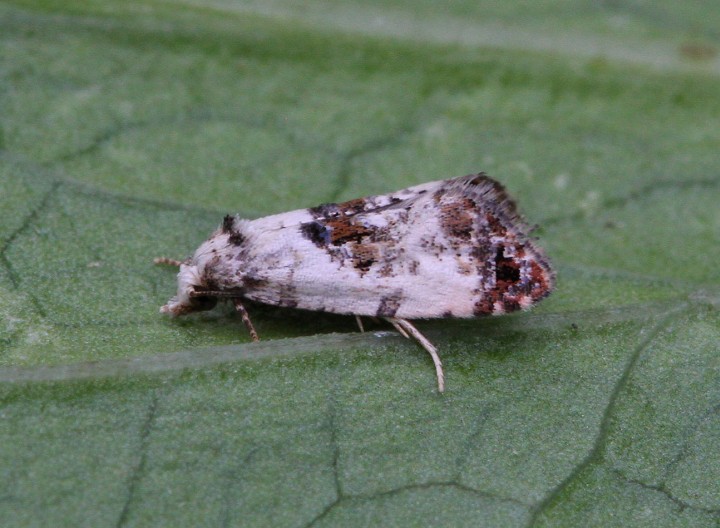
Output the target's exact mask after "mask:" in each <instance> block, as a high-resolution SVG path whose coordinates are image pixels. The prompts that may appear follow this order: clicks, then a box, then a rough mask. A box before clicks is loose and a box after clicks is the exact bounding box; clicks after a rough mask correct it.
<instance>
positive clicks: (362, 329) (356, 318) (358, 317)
mask: <svg viewBox="0 0 720 528" xmlns="http://www.w3.org/2000/svg"><path fill="white" fill-rule="evenodd" d="M355 322H356V323H357V325H358V328H359V329H360V332H363V333H364V332H365V327H363V324H362V319H361V318H360V316H359V315H356V316H355Z"/></svg>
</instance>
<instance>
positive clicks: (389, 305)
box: [376, 291, 402, 317]
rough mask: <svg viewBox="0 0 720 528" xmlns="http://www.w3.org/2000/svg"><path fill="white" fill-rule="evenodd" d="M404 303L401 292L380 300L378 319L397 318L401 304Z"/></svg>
mask: <svg viewBox="0 0 720 528" xmlns="http://www.w3.org/2000/svg"><path fill="white" fill-rule="evenodd" d="M401 302H402V293H401V292H399V291H396V292H394V293H393V294H391V295H386V296H385V297H383V298H382V299H380V305H379V306H378V309H377V314H376V315H377V316H378V317H395V314H396V313H397V311H398V309H399V308H400V304H401Z"/></svg>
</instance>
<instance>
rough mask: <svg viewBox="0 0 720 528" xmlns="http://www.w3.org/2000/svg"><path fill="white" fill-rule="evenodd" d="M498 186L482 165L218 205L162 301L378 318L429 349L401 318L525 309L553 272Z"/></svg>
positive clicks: (178, 307)
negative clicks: (351, 196)
mask: <svg viewBox="0 0 720 528" xmlns="http://www.w3.org/2000/svg"><path fill="white" fill-rule="evenodd" d="M528 232H529V228H528V226H527V225H526V224H525V223H524V222H523V221H522V219H521V218H520V217H519V215H518V214H517V212H516V207H515V204H514V202H513V201H512V200H511V199H510V198H509V196H508V194H507V192H506V191H505V188H504V187H503V186H502V185H500V184H499V183H497V182H496V181H494V180H492V179H490V178H489V177H487V176H486V175H485V174H482V173H481V174H473V175H468V176H463V177H461V178H455V179H451V180H443V181H437V182H430V183H425V184H422V185H417V186H414V187H410V188H408V189H403V190H401V191H397V192H395V193H390V194H387V195H380V196H369V197H366V198H359V199H355V200H350V201H347V202H342V203H328V204H323V205H320V206H317V207H312V208H310V209H301V210H297V211H292V212H288V213H283V214H279V215H273V216H268V217H264V218H259V219H257V220H251V221H249V220H244V219H241V218H238V217H235V216H226V217H225V219H224V221H223V223H222V225H221V227H220V228H219V229H218V230H217V231H216V232H215V233H213V235H212V236H211V237H210V238H209V239H208V240H207V241H206V242H204V243H203V244H202V245H201V246H200V247H199V248H198V250H197V251H196V252H195V254H194V256H193V257H192V258H190V259H188V260H187V261H183V262H182V263H180V262H178V261H175V262H167V261H166V262H165V263H176V264H180V273H179V274H178V293H177V295H176V296H175V297H173V298H172V299H170V301H168V303H167V304H166V305H165V306H163V307H162V309H161V311H163V312H167V313H171V314H173V315H184V314H186V313H190V312H192V311H197V310H202V309H208V308H209V307H211V304H212V302H211V301H214V300H217V298H221V297H230V298H232V299H234V302H235V306H236V309H237V310H238V311H239V313H240V314H241V317H242V319H243V321H244V323H245V325H246V326H247V327H248V329H249V331H250V333H251V335H252V336H253V338H256V337H257V333H256V332H255V330H254V328H253V326H252V323H251V322H250V318H249V316H248V314H247V312H246V311H245V308H244V306H243V305H242V302H241V301H240V300H241V299H249V300H252V301H257V302H261V303H265V304H270V305H275V306H282V307H289V308H302V309H306V310H314V311H326V312H332V313H339V314H351V315H355V316H377V317H381V318H384V319H386V320H388V321H390V322H392V324H393V325H395V326H396V327H397V328H398V330H401V331H404V332H405V333H406V335H408V336H409V337H411V338H413V339H415V340H416V341H417V342H418V343H420V344H421V345H422V346H423V347H424V348H425V349H426V350H427V351H428V352H429V353H430V354H431V355H432V357H433V361H434V362H435V365H436V370H437V374H438V388H439V390H440V391H442V390H443V386H444V385H443V376H442V366H441V363H440V359H439V357H437V354H436V351H435V347H434V346H433V345H432V343H430V342H429V341H428V340H427V339H426V338H425V337H424V336H423V335H422V334H421V333H420V332H419V331H418V330H417V329H416V328H415V327H414V326H413V325H412V324H410V323H409V321H408V319H431V318H440V317H463V318H467V317H478V316H484V315H497V314H503V313H508V312H512V311H515V310H518V309H527V308H530V307H531V306H532V305H534V304H535V303H536V302H538V301H540V300H541V299H543V298H544V297H546V296H547V295H548V294H549V293H550V292H551V291H552V289H553V287H554V272H553V270H552V267H551V265H550V263H549V261H548V260H547V259H546V258H545V256H544V254H543V252H542V250H541V249H539V248H538V247H536V246H535V244H534V243H533V241H532V240H531V239H530V238H529V236H528Z"/></svg>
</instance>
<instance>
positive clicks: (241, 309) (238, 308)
mask: <svg viewBox="0 0 720 528" xmlns="http://www.w3.org/2000/svg"><path fill="white" fill-rule="evenodd" d="M233 304H234V305H235V310H236V311H237V312H238V313H239V314H240V317H241V318H242V322H243V323H244V324H245V328H247V329H248V332H250V338H251V339H252V340H253V341H260V337H259V336H258V333H257V332H256V331H255V327H254V326H253V324H252V321H251V320H250V316H249V315H248V313H247V310H246V309H245V306H243V303H242V301H240V299H237V298H236V299H233Z"/></svg>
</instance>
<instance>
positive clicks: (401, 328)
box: [388, 318, 410, 339]
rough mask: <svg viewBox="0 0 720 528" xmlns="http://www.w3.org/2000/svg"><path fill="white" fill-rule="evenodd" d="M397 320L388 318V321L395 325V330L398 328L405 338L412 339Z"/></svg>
mask: <svg viewBox="0 0 720 528" xmlns="http://www.w3.org/2000/svg"><path fill="white" fill-rule="evenodd" d="M397 321H398V320H397V319H391V318H388V322H389V323H390V324H391V325H393V326H394V327H395V330H397V331H398V333H399V334H400V335H401V336H403V337H404V338H405V339H410V336H409V335H408V333H407V332H406V331H405V329H404V328H403V327H402V326H400V323H398V322H397Z"/></svg>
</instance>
